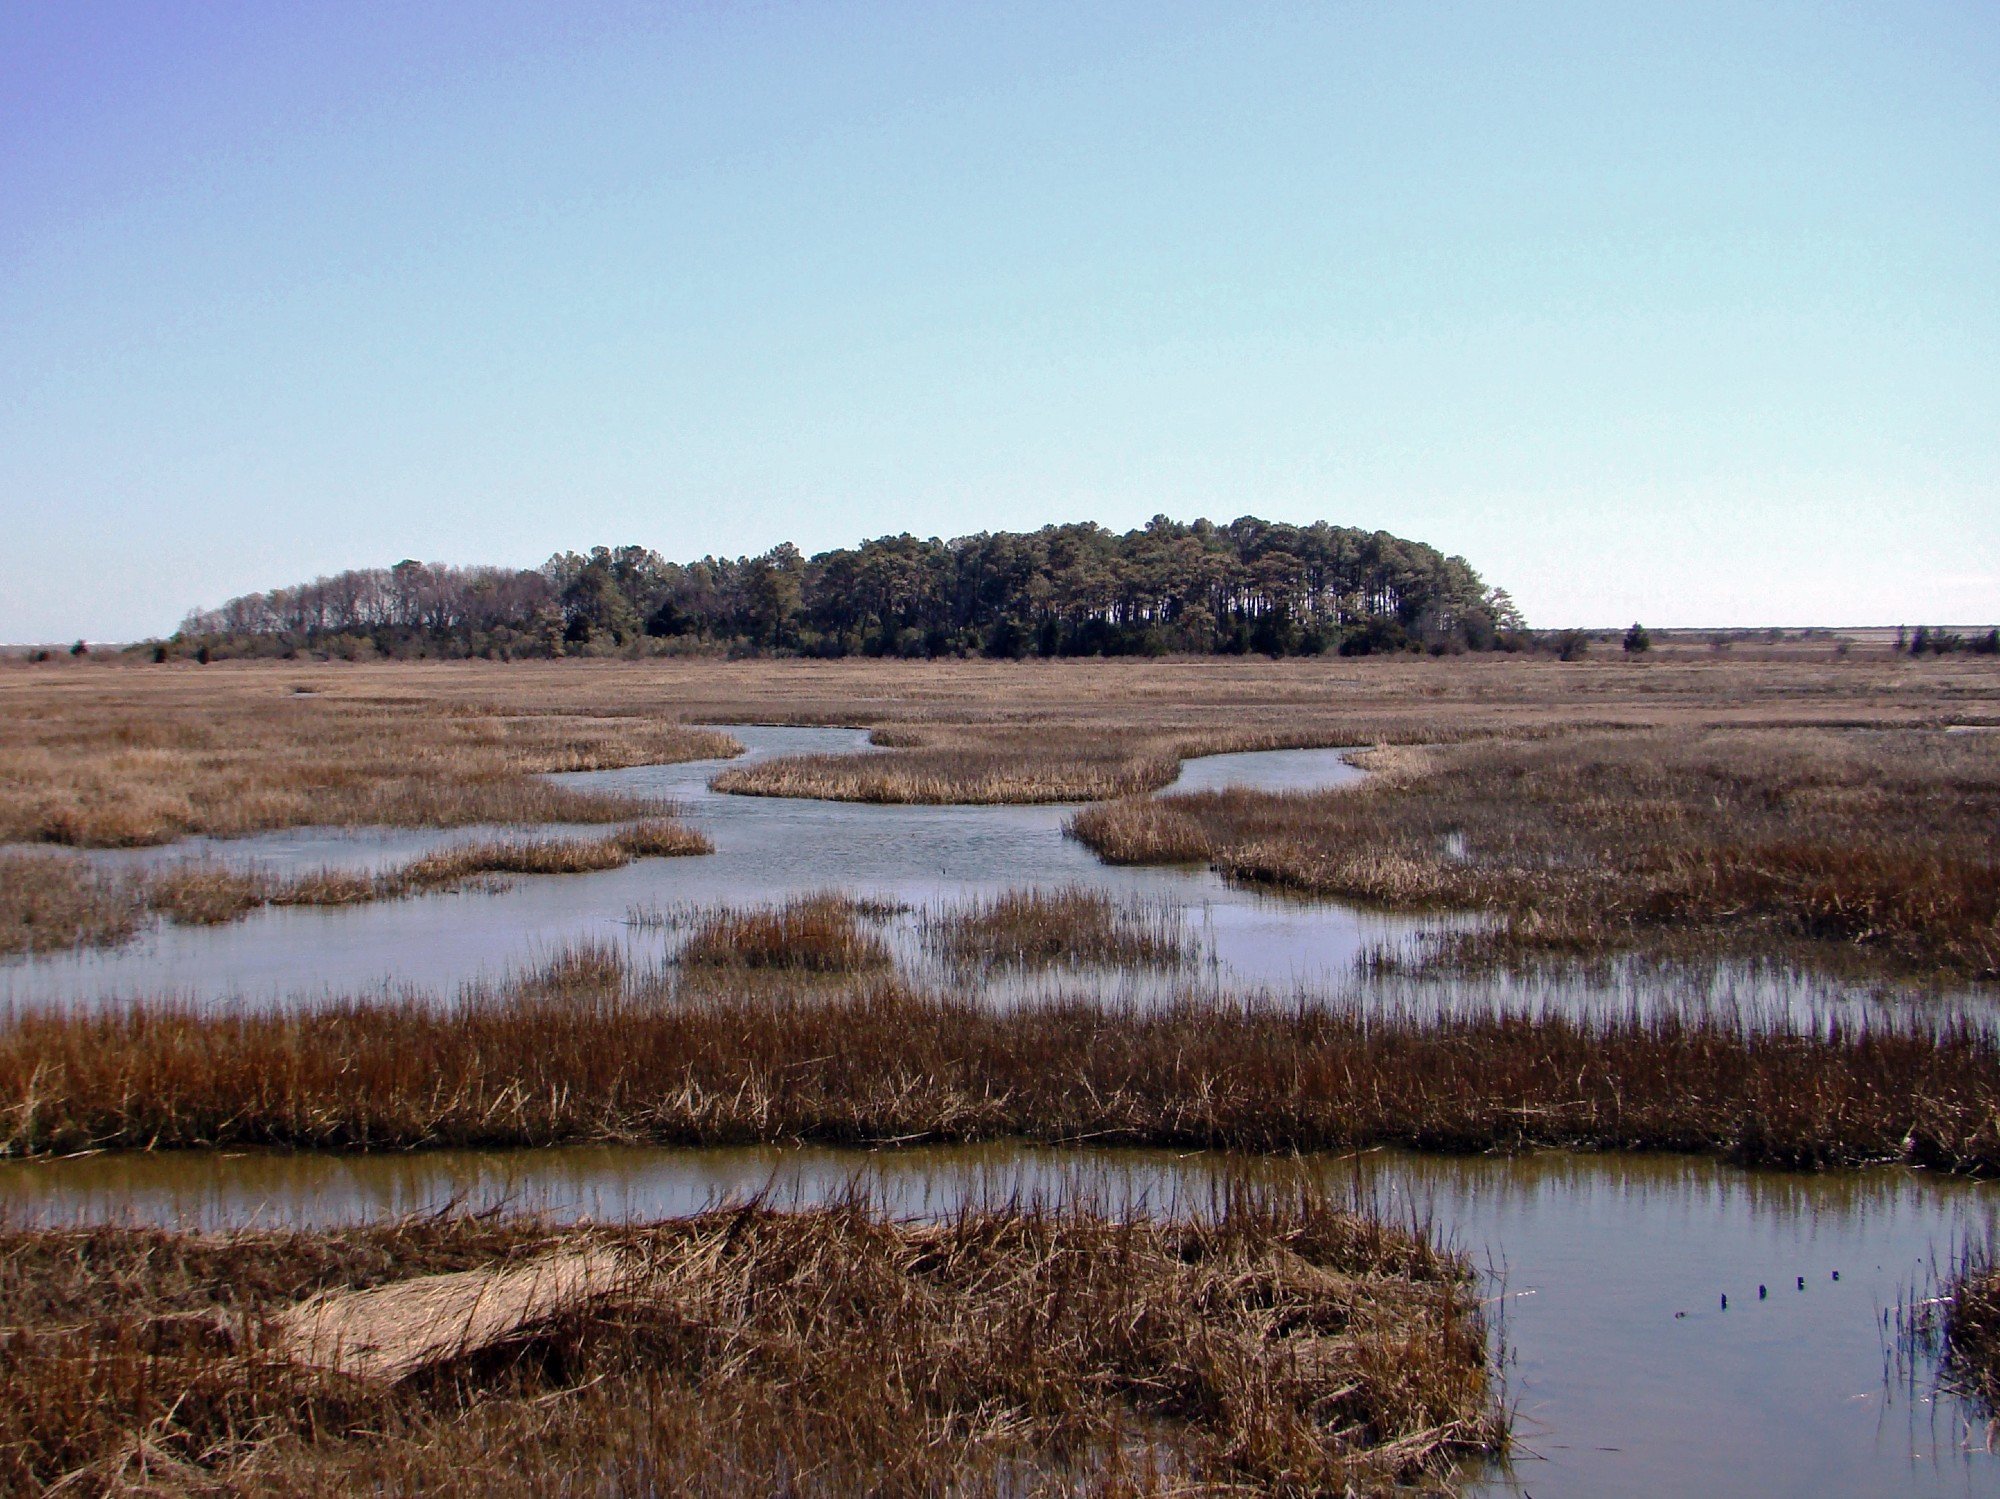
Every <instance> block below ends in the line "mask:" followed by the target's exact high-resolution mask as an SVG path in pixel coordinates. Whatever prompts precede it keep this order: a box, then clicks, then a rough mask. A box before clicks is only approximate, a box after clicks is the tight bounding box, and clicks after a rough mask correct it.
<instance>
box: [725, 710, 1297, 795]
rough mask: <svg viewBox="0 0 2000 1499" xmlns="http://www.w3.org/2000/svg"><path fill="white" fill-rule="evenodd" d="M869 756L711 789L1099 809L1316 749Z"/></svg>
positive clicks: (763, 764)
mask: <svg viewBox="0 0 2000 1499" xmlns="http://www.w3.org/2000/svg"><path fill="white" fill-rule="evenodd" d="M872 740H873V743H874V744H875V745H877V746H878V747H880V748H882V749H885V750H887V751H888V753H886V754H873V755H787V756H781V757H779V758H776V759H771V760H762V761H759V762H757V763H756V764H753V765H742V766H732V767H730V768H729V769H727V770H724V771H723V772H722V773H721V774H720V775H718V776H716V778H715V779H714V781H713V782H711V784H712V785H713V786H714V788H715V789H716V790H717V791H725V792H730V793H733V794H735V795H738V796H796V797H818V798H821V799H823V800H827V801H842V802H874V803H882V804H896V803H901V804H911V803H923V804H944V803H956V804H962V805H992V804H1001V803H1019V802H1085V801H1105V800H1109V799H1111V798H1115V797H1129V796H1137V795H1140V794H1141V793H1143V792H1147V791H1156V790H1158V789H1159V788H1160V787H1162V786H1166V785H1168V784H1170V783H1171V782H1172V781H1173V779H1174V777H1176V776H1177V775H1179V774H1180V768H1181V761H1182V760H1183V759H1185V758H1187V757H1189V756H1191V755H1216V754H1229V753H1234V752H1238V751H1242V750H1256V749H1301V748H1315V747H1318V746H1320V745H1324V744H1326V743H1327V742H1329V741H1327V740H1326V739H1325V737H1324V736H1323V735H1321V734H1319V733H1316V732H1315V731H1313V730H1312V729H1310V728H1306V729H1282V730H1281V729H1269V728H1245V727H1235V728H1210V729H1204V730H1199V731H1196V730H1182V731H1179V732H1171V733H1163V732H1160V731H1158V730H1152V731H1147V730H1134V729H1131V728H1129V727H1127V728H1110V727H1102V726H1082V725H1077V724H1073V723H1072V724H1062V723H1045V724H1037V725H1035V726H1033V727H1031V728H1021V727H1004V728H996V727H991V726H982V727H980V728H978V729H976V730H975V729H970V728H968V727H966V726H963V725H953V724H940V725H924V726H917V725H894V726H890V727H887V728H882V729H877V730H876V731H875V733H874V735H873V736H872Z"/></svg>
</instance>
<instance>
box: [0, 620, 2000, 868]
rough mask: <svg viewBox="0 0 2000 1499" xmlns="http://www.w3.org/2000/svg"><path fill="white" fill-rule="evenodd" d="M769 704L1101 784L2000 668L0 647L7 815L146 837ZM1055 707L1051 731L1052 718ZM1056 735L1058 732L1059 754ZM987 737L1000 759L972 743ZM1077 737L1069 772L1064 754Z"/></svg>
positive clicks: (349, 816) (1924, 690) (491, 816)
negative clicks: (274, 658) (84, 655)
mask: <svg viewBox="0 0 2000 1499" xmlns="http://www.w3.org/2000/svg"><path fill="white" fill-rule="evenodd" d="M295 688H309V689H311V690H310V691H309V692H298V691H295V690H294V689H295ZM772 721H778V722H787V723H844V724H866V725H870V726H875V727H878V728H884V729H886V730H887V731H888V734H887V738H888V740H890V741H893V742H894V743H896V744H899V745H902V746H905V748H903V749H898V750H897V751H896V753H895V754H892V755H889V756H884V757H882V760H883V762H884V765H882V766H876V767H871V768H870V769H869V770H868V771H867V772H866V774H868V775H872V776H880V775H882V774H883V773H884V769H885V766H886V764H887V763H888V762H895V761H899V760H900V759H901V758H902V756H903V755H904V754H906V753H907V754H910V755H913V756H916V757H918V758H917V759H916V760H915V761H914V762H912V764H911V767H910V768H911V770H912V774H911V775H909V776H908V777H901V776H900V775H898V776H897V777H892V780H894V781H897V782H899V784H889V783H886V782H885V783H883V784H882V785H881V786H880V787H875V786H873V785H872V784H869V783H851V785H850V790H851V791H852V792H855V793H866V794H871V795H873V794H893V795H897V796H906V795H914V794H917V793H918V792H919V791H920V792H921V794H923V795H927V796H947V797H971V796H984V797H987V798H993V797H999V796H1005V797H1007V798H1010V799H1011V798H1017V797H1019V796H1023V795H1026V796H1034V797H1057V798H1061V797H1102V796H1106V795H1113V794H1117V793H1118V790H1119V788H1120V786H1121V785H1122V786H1123V787H1125V788H1127V789H1140V788H1143V787H1150V786H1152V785H1156V784H1158V783H1159V782H1158V780H1157V777H1158V776H1159V775H1160V764H1161V761H1162V759H1163V758H1164V757H1166V756H1169V755H1171V754H1175V753H1179V752H1183V751H1184V750H1186V749H1188V748H1193V747H1205V748H1208V749H1211V750H1217V749H1224V748H1231V747H1248V746H1250V745H1252V744H1264V745H1267V746H1275V745H1280V744H1366V743H1376V742H1383V741H1404V742H1411V741H1451V740H1459V739H1465V738H1474V737H1482V736H1489V735H1495V734H1501V735H1545V734H1550V733H1562V732H1567V731H1569V730H1572V729H1576V728H1587V727H1592V726H1596V727H1610V726H1661V725H1679V726H1685V727H1687V728H1690V729H1693V728H1698V727H1700V726H1703V725H1731V726H1738V727H1741V726H1766V727H1769V726H1781V725H1801V724H1821V725H1827V724H1867V725H1880V726H1895V725H1912V724H1929V725H1942V724H1944V723H1948V722H1986V723H1996V722H2000V667H1996V665H1995V664H1994V663H1993V662H1992V661H1991V660H1989V659H1988V658H1975V657H1947V658H1943V659H1941V660H1936V661H1929V660H1927V661H1922V662H1913V661H1909V660H1901V659H1880V658H1877V657H1874V656H1868V655H1864V654H1856V655H1855V656H1852V657H1848V658H1838V657H1835V656H1834V655H1833V654H1832V653H1831V651H1830V650H1829V651H1825V652H1808V651H1790V652H1788V653H1787V654H1785V655H1783V656H1782V657H1780V658H1774V659H1761V658H1757V657H1754V656H1753V655H1752V654H1751V653H1750V652H1749V651H1748V650H1747V649H1746V650H1745V651H1744V652H1741V653H1731V654H1717V653H1711V652H1707V651H1705V650H1704V651H1701V652H1695V653H1690V654H1678V653H1674V652H1669V651H1662V652H1659V653H1657V655H1656V656H1655V657H1654V658H1652V659H1648V660H1644V661H1627V660H1623V659H1611V658H1595V657H1593V658H1590V659H1587V660H1584V661H1580V662H1575V663H1560V662H1556V661H1552V660H1549V659H1546V658H1536V659H1526V658H1508V657H1458V658H1446V659H1441V660H1412V659H1408V658H1399V659H1372V658H1371V659H1365V660H1290V661H1281V662H1271V661H1264V660H1261V659H1248V660H1243V659H1230V660H1223V659H1212V658H1211V659H1202V660H1189V661H1165V662H1144V661H1136V660H1126V661H1074V662H973V661H967V662H946V661H939V662H888V661H840V662H803V661H748V662H722V661H693V662H685V661H651V662H594V661H555V662H516V663H511V664H503V663H493V662H454V663H380V664H375V665H364V666H348V665H337V664H314V665H306V664H303V663H294V662H279V663H268V664H257V663H248V662H245V663H231V664H228V665H217V666H211V667H206V668H203V667H197V666H194V665H192V664H189V663H176V664H171V665H166V666H157V667H156V666H149V665H138V664H125V663H110V662H104V661H100V660H97V659H96V658H92V659H91V660H89V661H86V662H83V663H71V662H67V661H65V662H63V663H48V664H43V665H37V666H28V665H25V664H23V663H21V662H19V661H5V662H0V839H5V838H12V839H22V838H26V839H42V840H46V841H68V842H75V843H90V844H110V843H148V842H159V841H161V840H163V839H167V838H171V837H174V836H178V835H179V834H181V833H185V832H213V833H222V834H228V833H240V832H246V831H252V830H255V829H260V828H271V827H283V826H292V825H300V824H306V823H313V822H337V823H347V824H354V823H368V822H382V823H399V824H428V823H438V824H454V825H456V824H465V823H471V822H527V821H547V820H597V819H600V818H601V819H607V820H608V819H612V818H624V817H629V816H631V815H632V809H631V807H630V804H629V803H626V802H624V801H622V800H620V801H617V802H615V804H614V803H613V802H612V801H611V800H610V799H596V800H594V801H593V800H590V799H581V800H580V799H579V798H578V797H577V795H576V794H574V793H557V792H556V791H555V789H554V788H552V787H548V786H546V785H543V784H541V783H537V782H535V781H533V780H532V779H527V778H525V773H526V772H531V771H536V770H560V769H584V768H591V767H594V766H607V765H622V764H632V763H639V762H644V761H652V760H665V759H673V758H678V757H687V756H694V755H700V754H713V753H721V752H723V751H722V747H720V746H718V745H716V744H714V743H713V742H712V741H702V740H695V739H691V738H689V737H687V735H686V731H685V730H684V729H683V727H682V726H683V725H684V724H687V723H703V722H772ZM1051 730H1053V731H1059V732H1060V733H1061V735H1062V736H1063V737H1062V738H1061V740H1060V741H1059V742H1055V741H1051V742H1048V743H1045V742H1044V741H1043V738H1042V736H1043V735H1044V734H1045V733H1046V732H1047V731H1051ZM1245 736H1249V737H1245ZM1052 745H1053V747H1054V748H1055V750H1056V751H1058V752H1057V753H1053V754H1050V753H1044V751H1045V750H1048V749H1050V748H1051V746H1052ZM1093 745H1094V746H1096V748H1095V749H1093V748H1092V746H1093ZM994 746H998V747H999V748H1000V749H1001V750H1002V751H1003V752H1004V756H1003V759H1002V761H1001V762H1000V763H995V762H993V761H992V760H991V759H984V760H982V751H983V749H990V748H992V747H994ZM1076 754H1081V755H1082V756H1083V758H1084V760H1085V761H1086V762H1087V763H1086V765H1085V768H1084V769H1083V770H1082V771H1081V772H1072V771H1069V770H1066V769H1065V768H1064V767H1063V766H1062V765H1061V764H1060V763H1052V762H1057V761H1060V760H1061V759H1062V758H1063V757H1065V756H1071V755H1076ZM925 756H929V757H930V760H929V761H927V760H926V759H925V758H923V757H925ZM1008 756H1011V757H1014V758H1013V763H1012V764H1011V765H1010V764H1009V763H1007V762H1006V760H1005V757H1008ZM931 761H935V762H937V763H930V762H931ZM856 773H860V768H859V767H858V766H851V765H850V766H842V767H841V768H840V769H838V770H837V771H829V772H828V774H829V775H832V776H835V777H839V778H845V777H847V776H849V775H850V774H856ZM766 774H767V775H775V774H779V772H775V771H770V772H766ZM904 781H907V783H908V784H907V785H905V784H900V782H904ZM1010 784H1012V785H1013V786H1014V788H1015V789H1009V786H1010ZM799 789H812V790H814V791H815V792H816V794H843V793H842V791H841V789H840V787H839V786H838V785H831V784H829V785H813V786H807V785H805V784H804V783H800V786H799Z"/></svg>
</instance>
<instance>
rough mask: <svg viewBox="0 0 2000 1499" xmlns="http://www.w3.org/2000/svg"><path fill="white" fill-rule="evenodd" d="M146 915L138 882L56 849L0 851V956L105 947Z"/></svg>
mask: <svg viewBox="0 0 2000 1499" xmlns="http://www.w3.org/2000/svg"><path fill="white" fill-rule="evenodd" d="M145 919H146V902H145V896H144V893H143V890H142V887H141V885H140V882H139V881H137V880H136V879H134V878H132V877H130V876H129V875H124V874H119V873H115V872H112V871H110V870H105V869H100V868H98V867H97V866H96V865H93V864H91V863H90V862H89V861H87V860H84V859H80V858H76V857H74V856H71V855H66V854H57V853H39V852H37V853H0V955H6V954H11V953H54V952H63V951H66V950H67V949H69V948H73V947H109V946H113V945H115V944H117V943H120V942H123V941H125V940H126V939H127V938H129V937H130V936H131V935H132V934H133V933H134V932H136V931H137V930H138V929H139V927H140V925H141V924H142V923H143V922H144V921H145Z"/></svg>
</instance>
